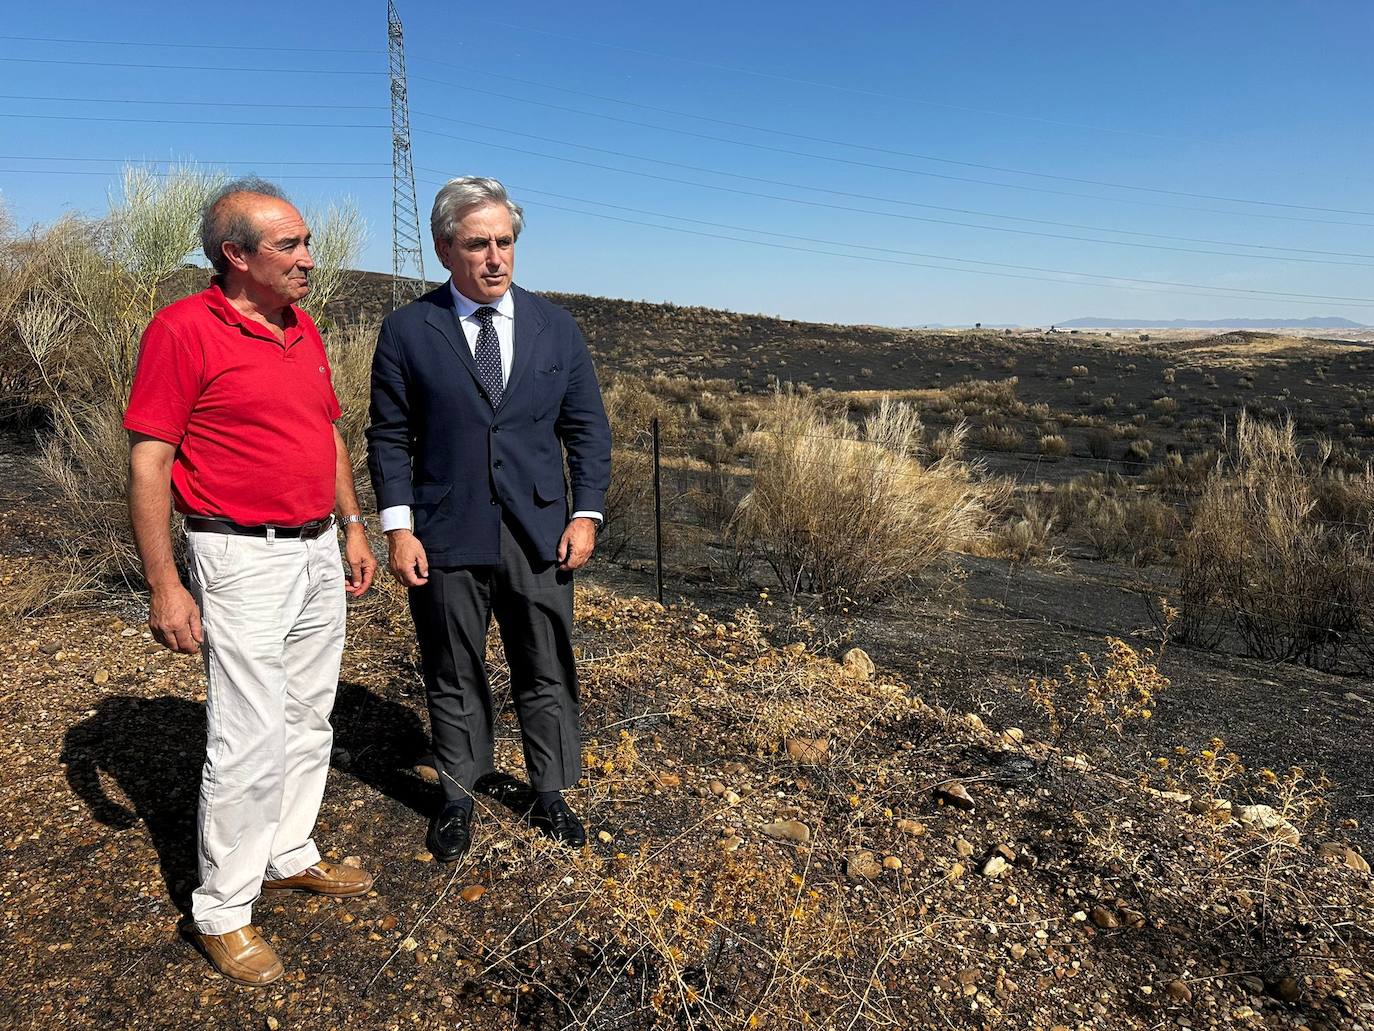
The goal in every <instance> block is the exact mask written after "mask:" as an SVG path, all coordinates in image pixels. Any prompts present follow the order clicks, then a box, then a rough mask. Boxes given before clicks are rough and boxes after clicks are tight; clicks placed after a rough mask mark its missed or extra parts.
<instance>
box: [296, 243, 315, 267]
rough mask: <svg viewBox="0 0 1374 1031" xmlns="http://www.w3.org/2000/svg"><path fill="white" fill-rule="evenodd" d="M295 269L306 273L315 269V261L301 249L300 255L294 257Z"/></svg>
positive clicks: (307, 252)
mask: <svg viewBox="0 0 1374 1031" xmlns="http://www.w3.org/2000/svg"><path fill="white" fill-rule="evenodd" d="M296 267H297V268H303V269H306V270H307V271H308V270H309V269H312V268H314V267H315V259H314V257H313V256H312V255H311V253H310V252H309V251H308V250H305V249H304V248H302V249H301V253H300V254H299V255H297V256H296Z"/></svg>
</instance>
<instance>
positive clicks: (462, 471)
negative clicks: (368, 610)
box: [367, 177, 611, 861]
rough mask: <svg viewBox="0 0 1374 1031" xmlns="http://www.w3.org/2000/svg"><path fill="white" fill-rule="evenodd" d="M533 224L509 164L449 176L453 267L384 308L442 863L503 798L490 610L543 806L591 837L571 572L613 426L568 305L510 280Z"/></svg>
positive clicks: (376, 377) (384, 364)
mask: <svg viewBox="0 0 1374 1031" xmlns="http://www.w3.org/2000/svg"><path fill="white" fill-rule="evenodd" d="M523 224H524V216H523V212H522V210H521V208H520V207H519V205H517V204H515V203H514V202H513V201H512V200H511V199H510V198H509V196H508V195H507V193H506V190H505V187H504V186H502V185H501V184H500V183H499V182H497V181H496V180H494V179H485V178H480V177H465V178H461V179H454V180H452V181H450V182H449V183H448V184H446V185H445V186H444V187H443V188H442V189H441V190H440V191H439V194H438V196H437V197H436V198H435V201H434V209H433V212H432V214H431V217H430V228H431V230H432V232H433V235H434V246H435V251H436V252H437V253H438V255H439V260H440V261H441V262H442V263H443V265H444V266H445V267H446V268H447V269H448V270H449V271H450V273H451V278H450V280H449V282H447V283H445V284H444V285H443V286H441V287H439V288H438V289H435V290H432V291H430V292H429V293H427V294H425V295H424V296H423V297H421V298H420V299H419V300H417V301H415V302H413V303H411V304H408V305H406V306H405V307H404V308H401V309H400V310H398V311H396V312H393V313H392V314H391V315H389V316H388V317H387V318H386V320H385V321H384V322H383V323H382V329H381V335H380V337H379V339H378V341H377V351H376V354H375V356H374V358H373V365H372V407H371V425H370V426H369V427H368V431H367V438H368V467H369V470H370V472H371V474H372V485H373V489H374V491H375V492H376V495H377V504H378V507H379V508H380V509H381V521H382V529H383V530H384V531H385V532H386V536H387V543H388V551H389V563H388V564H389V565H390V568H391V572H392V574H393V575H394V576H395V577H396V578H397V579H398V580H399V581H400V582H401V583H403V584H405V585H406V587H408V588H409V595H410V609H411V615H412V617H413V618H414V620H415V629H416V636H417V639H418V641H419V645H420V656H421V665H422V668H423V671H424V679H425V691H426V696H427V699H428V703H429V713H430V727H431V732H432V736H433V740H434V757H435V765H436V768H437V770H438V773H439V778H440V783H441V784H442V786H443V789H444V797H445V803H444V805H443V807H442V809H441V810H440V811H439V812H438V813H437V814H435V816H434V817H433V818H432V819H431V821H430V827H429V833H428V837H427V846H428V847H429V849H430V851H431V852H433V853H434V855H435V856H436V857H437V858H439V859H442V860H445V861H453V860H455V859H457V858H458V857H459V856H461V855H462V854H463V853H464V852H465V851H466V850H467V848H468V846H469V844H470V843H471V819H472V809H473V792H474V791H478V792H481V791H486V792H488V793H491V794H496V795H498V797H499V796H500V795H501V794H502V792H503V790H504V791H506V792H508V791H509V786H510V784H511V779H510V778H509V777H508V776H506V775H503V774H500V773H497V772H496V771H495V770H494V766H493V756H492V731H493V727H494V720H495V710H494V707H493V704H492V698H491V691H490V688H489V685H488V681H487V672H486V667H485V661H484V660H485V655H486V637H487V628H488V626H489V624H490V620H491V617H492V615H493V614H494V615H495V616H496V621H497V624H498V626H499V628H500V632H501V639H502V643H503V645H504V647H505V652H506V659H507V661H508V663H509V665H510V672H511V694H512V698H513V700H514V703H515V708H516V713H517V715H518V716H519V719H520V726H521V732H522V740H523V744H524V753H525V768H526V771H527V773H528V775H529V778H530V784H531V786H532V788H533V789H534V792H535V797H534V800H533V803H532V808H531V811H530V820H531V822H532V823H533V824H534V825H535V826H536V827H539V828H540V829H541V830H543V831H544V832H545V833H547V834H549V835H550V836H551V837H553V838H555V839H556V840H559V841H561V842H564V843H566V844H570V845H575V846H580V845H581V844H582V842H583V841H584V840H585V830H584V828H583V826H582V823H581V821H580V820H579V819H578V817H577V816H576V815H575V814H574V813H573V812H572V810H571V808H570V807H569V806H568V804H567V802H566V801H565V800H564V799H563V796H562V789H564V788H567V787H570V786H572V785H573V784H575V783H576V782H577V780H578V778H579V777H580V776H581V738H580V733H579V726H578V701H577V669H576V665H575V663H574V660H573V651H572V599H573V595H572V574H573V571H574V570H575V569H578V568H580V567H581V566H582V565H584V564H585V563H586V561H587V559H588V558H590V557H591V554H592V551H593V550H594V549H595V547H596V529H597V526H598V525H599V524H600V522H601V519H602V513H603V511H604V507H605V500H606V490H607V488H608V487H609V485H610V468H611V431H610V426H609V424H608V423H607V420H606V412H605V408H604V406H603V405H602V401H601V389H600V387H599V385H598V384H597V380H596V371H595V369H594V368H593V367H592V361H591V356H590V355H589V354H588V351H587V345H586V342H585V341H584V340H583V338H582V334H581V332H580V331H579V330H578V328H577V324H576V323H575V322H574V321H573V319H572V316H571V315H569V314H568V313H567V312H566V311H564V310H563V309H562V308H559V307H558V306H557V305H554V304H551V303H550V302H548V301H546V300H544V299H543V298H541V297H538V296H536V295H534V294H531V293H528V292H527V291H525V290H522V289H521V288H520V287H518V286H515V285H514V283H513V282H512V279H511V277H512V274H513V267H514V258H515V241H516V238H517V237H518V236H519V235H520V230H521V228H522V227H523ZM565 455H566V458H567V469H568V473H569V479H570V480H571V488H572V490H571V494H572V499H571V507H570V506H569V503H568V486H569V484H568V483H566V482H565V479H564V473H563V466H564V457H565ZM570 512H571V515H570V514H569V513H570Z"/></svg>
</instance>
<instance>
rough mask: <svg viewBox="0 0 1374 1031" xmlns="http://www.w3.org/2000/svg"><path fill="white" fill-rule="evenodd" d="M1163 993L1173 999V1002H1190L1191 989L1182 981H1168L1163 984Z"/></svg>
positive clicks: (1191, 999)
mask: <svg viewBox="0 0 1374 1031" xmlns="http://www.w3.org/2000/svg"><path fill="white" fill-rule="evenodd" d="M1164 994H1165V995H1167V996H1168V997H1169V998H1171V999H1173V1000H1174V1002H1192V1001H1193V990H1192V989H1191V988H1189V987H1188V986H1187V985H1186V984H1184V983H1183V982H1182V981H1178V980H1174V981H1170V982H1169V983H1168V984H1166V985H1165V986H1164Z"/></svg>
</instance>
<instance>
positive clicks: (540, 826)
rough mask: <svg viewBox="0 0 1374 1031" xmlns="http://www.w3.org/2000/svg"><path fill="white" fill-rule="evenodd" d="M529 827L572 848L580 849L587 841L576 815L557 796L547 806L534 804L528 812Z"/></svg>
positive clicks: (584, 829) (584, 831)
mask: <svg viewBox="0 0 1374 1031" xmlns="http://www.w3.org/2000/svg"><path fill="white" fill-rule="evenodd" d="M530 826H531V827H533V828H534V829H535V830H537V831H541V832H542V833H544V834H545V835H547V836H548V837H550V838H553V840H554V841H557V842H558V843H559V844H562V845H570V846H572V847H573V848H581V847H582V846H583V845H584V844H586V841H587V831H586V828H584V827H583V826H582V821H581V820H579V819H578V818H577V814H576V813H574V812H573V811H572V810H571V809H570V808H568V803H567V802H565V801H563V796H561V795H560V796H558V797H557V798H555V799H554V800H553V801H552V802H550V803H549V804H548V805H545V804H544V803H543V802H535V803H534V808H533V809H531V810H530Z"/></svg>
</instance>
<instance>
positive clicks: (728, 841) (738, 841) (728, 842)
mask: <svg viewBox="0 0 1374 1031" xmlns="http://www.w3.org/2000/svg"><path fill="white" fill-rule="evenodd" d="M743 844H744V839H743V838H737V837H735V836H734V835H733V834H732V835H730V837H728V838H725V839H724V840H722V841H721V843H720V847H721V848H723V849H725V851H726V852H734V851H735V850H736V849H738V848H739V847H740V846H741V845H743Z"/></svg>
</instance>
